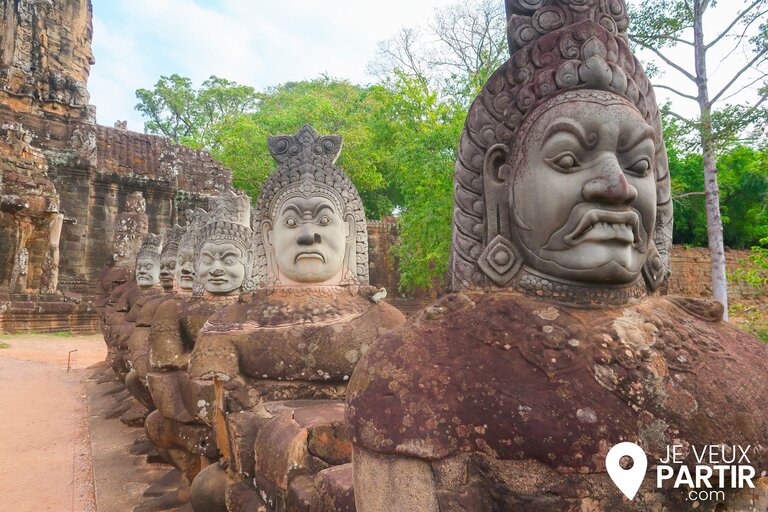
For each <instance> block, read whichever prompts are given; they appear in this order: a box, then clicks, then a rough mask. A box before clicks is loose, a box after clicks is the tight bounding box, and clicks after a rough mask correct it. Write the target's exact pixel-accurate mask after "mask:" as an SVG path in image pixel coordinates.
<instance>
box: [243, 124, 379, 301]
mask: <svg viewBox="0 0 768 512" xmlns="http://www.w3.org/2000/svg"><path fill="white" fill-rule="evenodd" d="M341 144H342V139H341V136H339V135H330V136H319V135H318V134H317V132H316V131H315V130H314V129H312V127H310V126H308V125H307V126H304V127H303V128H301V130H299V132H298V133H297V134H296V135H293V136H280V137H269V141H268V145H269V150H270V152H271V153H272V156H273V157H274V158H275V160H276V161H277V162H278V163H279V164H280V166H279V167H278V169H277V171H275V172H274V173H273V174H272V175H271V176H270V177H269V179H268V180H267V183H266V185H264V188H263V189H262V191H261V194H260V195H259V200H258V206H257V209H258V214H257V216H258V217H257V218H258V219H259V222H260V226H259V227H260V229H259V232H258V233H257V238H258V242H257V251H258V253H257V259H256V273H257V275H258V276H259V280H260V282H262V283H265V284H266V285H267V286H270V287H273V286H330V285H336V286H338V285H357V284H365V285H367V284H368V232H367V226H366V220H365V213H364V211H363V203H362V200H361V199H360V196H359V195H358V193H357V190H356V189H355V186H354V185H353V184H352V181H351V180H350V179H349V177H348V176H347V175H346V174H345V173H344V171H342V170H341V169H339V168H338V167H336V165H334V164H335V162H336V159H337V158H338V157H339V154H340V152H341Z"/></svg>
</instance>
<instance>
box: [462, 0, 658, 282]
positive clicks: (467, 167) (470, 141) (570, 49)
mask: <svg viewBox="0 0 768 512" xmlns="http://www.w3.org/2000/svg"><path fill="white" fill-rule="evenodd" d="M506 8H507V16H508V38H509V43H510V49H511V52H512V56H511V58H510V59H509V60H508V61H507V62H506V63H505V64H503V65H502V66H501V67H500V68H499V69H498V70H496V72H495V73H494V74H493V75H492V76H491V78H490V79H489V80H488V82H487V83H486V84H485V86H484V87H483V90H482V91H481V93H480V95H479V96H478V97H477V98H476V99H475V101H474V103H473V104H472V106H471V108H470V110H469V113H468V115H467V121H466V124H465V127H464V131H463V133H462V135H461V139H460V142H459V151H458V153H459V155H458V159H457V162H456V172H455V177H454V204H455V206H454V218H453V240H452V247H451V278H452V287H453V288H454V289H467V288H469V289H472V288H479V289H482V288H487V287H489V286H497V287H506V286H510V285H512V283H513V278H514V277H515V275H516V274H517V273H518V272H520V271H521V261H520V256H519V254H518V253H517V251H516V248H515V247H514V244H513V243H511V242H510V238H511V237H510V234H509V233H507V232H505V229H508V228H505V226H503V225H502V224H503V223H501V224H500V223H499V222H498V221H497V219H499V218H509V217H508V215H509V214H510V210H509V208H512V209H513V208H514V205H510V204H509V202H510V199H509V196H508V192H507V189H506V187H507V185H506V184H504V183H503V182H500V181H499V180H498V178H497V177H493V176H487V175H485V173H484V164H485V157H486V154H487V152H488V150H489V149H490V148H492V147H493V146H494V145H497V144H503V145H505V146H506V147H507V148H508V150H509V154H510V155H515V156H517V157H519V156H520V154H521V152H522V143H523V142H524V141H525V139H526V134H527V133H526V130H527V128H528V127H529V126H530V122H527V121H529V117H530V114H532V113H533V112H535V111H537V110H538V109H539V108H541V107H544V106H545V104H547V103H548V102H551V101H563V100H566V101H567V99H568V98H566V97H561V98H558V97H560V96H561V95H564V94H572V95H574V96H575V97H579V99H582V98H588V97H590V96H591V97H592V100H593V101H596V102H600V101H601V100H600V98H598V96H599V94H606V93H611V94H613V95H616V96H619V97H621V98H623V99H624V100H626V101H627V102H628V103H629V104H631V105H632V106H633V107H634V108H636V109H637V110H638V111H639V112H640V114H641V115H642V117H643V118H644V119H645V121H646V122H647V123H648V125H649V126H651V127H652V128H653V132H654V139H655V144H656V150H657V152H656V159H655V160H656V166H655V169H654V173H655V177H656V189H657V216H656V226H655V228H654V232H653V240H652V243H651V247H650V251H651V252H650V254H651V256H649V257H648V261H647V263H646V267H645V268H644V270H643V275H644V276H645V281H646V286H647V287H648V288H649V289H650V290H657V289H659V288H662V289H663V285H664V283H665V282H666V281H667V279H668V277H669V253H670V250H671V245H672V200H671V191H670V179H669V164H668V160H667V155H666V149H665V147H664V142H663V140H662V128H661V114H660V111H659V108H658V105H657V103H656V97H655V95H654V92H653V89H652V87H651V83H650V82H649V80H648V78H647V76H646V75H645V72H644V71H643V69H642V67H641V65H640V63H639V61H638V60H637V59H636V58H635V57H634V56H633V55H632V52H631V51H630V49H629V46H628V45H627V42H626V29H627V25H628V22H627V16H626V7H625V4H624V1H623V0H507V1H506ZM600 91H602V92H600ZM520 161H521V159H520V158H516V159H515V158H513V162H512V165H511V166H510V165H507V166H504V167H505V169H506V168H508V169H506V173H507V179H511V178H513V177H514V175H515V173H516V172H517V171H518V169H517V167H516V165H517V163H519V162H520ZM499 204H503V205H505V206H502V207H501V209H500V210H498V211H497V209H496V205H499ZM504 208H507V210H506V211H505V210H504ZM505 215H507V217H505Z"/></svg>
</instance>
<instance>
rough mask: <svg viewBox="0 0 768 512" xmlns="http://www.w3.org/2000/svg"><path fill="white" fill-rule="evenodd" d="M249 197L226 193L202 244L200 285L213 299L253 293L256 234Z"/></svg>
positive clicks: (198, 277)
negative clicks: (251, 223) (216, 296)
mask: <svg viewBox="0 0 768 512" xmlns="http://www.w3.org/2000/svg"><path fill="white" fill-rule="evenodd" d="M250 222H251V204H250V198H249V197H248V196H247V195H238V194H237V193H236V192H235V191H232V190H229V191H226V192H223V193H222V194H221V195H220V196H219V197H218V198H217V199H216V200H215V204H214V208H213V211H212V212H211V215H210V219H209V220H208V223H207V224H206V225H205V227H204V228H203V230H202V232H201V234H200V240H198V244H197V246H198V251H197V281H198V284H199V286H200V288H201V289H202V290H204V291H205V292H207V293H208V294H211V295H230V294H234V293H236V292H240V291H241V290H252V289H253V288H254V287H255V285H254V281H253V279H252V276H251V272H252V269H253V254H254V253H253V232H252V231H251V228H250Z"/></svg>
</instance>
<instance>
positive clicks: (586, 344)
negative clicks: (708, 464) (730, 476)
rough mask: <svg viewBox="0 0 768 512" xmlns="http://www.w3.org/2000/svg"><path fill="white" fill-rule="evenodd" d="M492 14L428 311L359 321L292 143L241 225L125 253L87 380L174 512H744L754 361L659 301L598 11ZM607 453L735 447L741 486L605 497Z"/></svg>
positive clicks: (761, 348) (363, 285)
mask: <svg viewBox="0 0 768 512" xmlns="http://www.w3.org/2000/svg"><path fill="white" fill-rule="evenodd" d="M506 7H507V14H508V20H509V24H508V27H509V40H510V48H511V53H512V57H511V59H510V60H509V61H508V62H507V63H506V64H504V65H503V66H502V67H501V68H499V69H498V70H497V71H496V72H495V73H494V74H493V76H492V77H491V78H490V79H489V80H488V82H487V83H486V85H485V86H484V88H483V90H482V91H481V93H480V95H479V96H478V98H477V99H476V100H475V102H474V103H473V104H472V106H471V108H470V111H469V114H468V117H467V122H466V125H465V128H464V131H463V133H462V136H461V140H460V142H459V151H458V161H457V164H456V174H455V186H454V200H455V207H454V217H453V240H452V254H451V275H450V277H451V280H452V293H450V294H448V295H447V296H445V297H444V298H443V299H441V300H440V301H438V302H436V303H434V304H433V305H431V306H429V307H428V308H426V309H425V310H423V311H421V312H420V313H418V314H416V315H415V316H414V317H413V318H412V319H410V320H409V321H408V322H407V323H404V322H405V319H404V317H403V316H402V315H401V314H400V313H399V312H398V311H396V310H395V309H394V308H392V307H390V306H388V305H387V304H386V303H383V302H378V300H379V298H378V297H380V296H377V295H375V294H374V293H373V292H374V290H373V289H372V288H371V287H370V286H368V279H367V276H368V274H367V264H368V260H367V241H366V224H365V217H364V215H363V209H362V203H361V201H360V198H359V196H358V194H357V192H356V190H355V188H354V186H353V185H352V183H351V182H350V181H349V179H348V177H347V176H346V175H345V174H344V173H343V172H342V171H341V170H340V169H338V168H337V167H336V166H335V165H334V162H335V160H336V158H337V157H338V154H339V151H340V148H341V139H340V138H339V137H334V136H330V137H320V136H318V135H317V134H316V133H315V132H314V131H313V130H312V129H311V128H309V127H304V128H303V129H302V130H301V131H299V133H298V134H297V135H295V136H290V137H288V136H286V137H275V138H270V140H269V148H270V151H271V152H272V154H273V156H274V157H275V159H276V160H277V162H278V163H279V169H278V170H277V171H276V172H275V173H274V174H273V175H272V176H271V177H270V178H269V180H268V181H267V183H266V185H265V186H264V188H263V190H262V192H261V194H260V196H259V198H258V203H257V206H256V208H255V209H254V210H253V211H252V210H251V208H250V205H249V202H248V199H247V198H245V197H243V196H238V195H237V194H235V193H229V194H226V195H223V196H221V197H219V198H218V199H217V201H216V203H215V204H214V205H213V206H212V207H211V208H210V209H209V211H208V212H204V211H201V210H198V211H195V212H191V213H190V214H189V215H188V217H189V219H188V223H187V227H186V228H185V229H184V228H179V227H174V228H173V229H171V230H169V232H168V234H167V236H166V240H165V245H164V246H163V247H161V245H160V242H159V239H158V238H156V237H153V236H150V237H147V239H146V240H145V243H144V245H143V246H142V248H141V250H140V251H139V255H138V258H137V262H136V282H135V284H134V283H131V284H124V285H122V286H120V287H117V288H115V289H114V290H113V291H112V292H111V295H110V298H109V299H108V300H106V301H105V305H104V312H105V314H104V322H103V325H104V334H105V339H106V340H107V343H108V345H109V347H110V362H111V364H112V367H113V368H114V369H115V371H116V372H117V373H118V374H119V375H121V376H123V377H124V379H125V382H126V385H127V387H128V388H129V389H130V390H131V392H132V393H133V395H134V396H135V397H136V398H137V399H138V400H140V401H141V402H142V403H143V404H144V405H145V406H146V407H147V408H148V409H153V412H151V414H149V416H148V417H147V418H146V422H145V426H146V430H147V434H148V437H149V438H150V439H151V440H152V442H153V444H154V446H155V447H156V449H157V450H158V452H159V453H161V454H162V456H163V457H164V458H165V459H166V460H168V461H169V462H171V463H172V464H173V465H174V466H176V467H177V468H179V469H180V470H181V471H182V473H183V474H184V475H185V476H186V478H187V480H188V481H189V482H191V484H192V504H193V506H194V507H195V510H198V511H202V510H210V511H215V510H230V511H240V510H242V511H245V510H290V511H305V510H311V511H324V510H329V511H330V510H355V508H356V509H357V510H360V511H361V512H369V511H375V512H379V511H389V510H397V511H401V510H402V511H429V512H435V511H509V510H525V511H536V512H539V511H540V512H545V511H587V510H588V511H606V512H607V511H611V512H614V511H627V512H629V511H663V510H667V511H687V510H698V511H702V510H703V511H727V510H733V511H736V510H739V511H747V510H750V511H756V512H757V511H765V510H768V480H767V479H766V478H764V477H765V471H766V470H768V429H767V428H766V425H768V357H766V356H768V348H767V347H766V346H765V345H763V344H761V343H760V342H759V341H758V340H756V339H754V338H752V337H751V336H748V335H746V334H744V333H742V332H740V331H738V330H737V329H735V328H733V327H731V326H729V325H727V324H725V323H724V322H723V321H722V306H720V305H719V304H718V303H715V302H710V301H706V300H698V299H684V298H674V297H665V293H666V288H667V281H668V278H669V274H670V265H669V249H670V246H671V227H672V201H671V195H670V176H669V169H668V163H667V160H666V150H665V147H664V142H663V140H662V132H661V122H660V113H659V108H658V105H657V104H656V100H655V96H654V93H653V90H652V88H651V86H650V83H649V81H648V79H647V77H646V75H645V74H644V72H643V70H642V67H641V66H640V64H639V62H638V61H637V60H636V59H635V57H634V56H633V55H632V53H631V52H630V49H629V46H628V45H627V37H626V30H627V26H628V21H627V16H626V7H625V5H624V2H623V1H621V0H535V1H533V0H507V2H506ZM174 251H175V257H174V255H173V254H174ZM161 284H162V289H161V287H160V285H161ZM347 383H349V386H347ZM345 398H346V405H345V403H344V399H345ZM621 442H632V443H635V444H637V445H639V446H640V447H641V448H642V449H643V450H644V451H645V453H646V454H647V457H648V458H649V467H651V468H653V467H654V466H655V465H656V464H658V461H661V460H662V459H663V457H664V455H665V453H667V452H668V450H670V448H672V447H674V449H675V450H677V449H678V448H679V451H680V453H681V457H682V458H683V459H684V460H685V461H686V462H687V463H691V464H695V462H696V461H695V457H696V454H697V453H700V452H701V450H702V449H703V448H704V447H707V446H723V445H727V446H730V447H732V448H731V449H732V450H735V449H736V448H737V447H739V448H740V449H741V450H746V451H748V453H749V457H748V460H747V463H748V464H750V465H751V467H752V468H753V470H754V474H753V478H752V479H751V480H750V484H749V485H744V486H741V487H739V486H730V487H729V486H727V485H722V484H721V488H722V489H721V490H722V491H723V492H722V494H721V495H718V496H717V499H715V500H713V501H706V500H699V499H696V500H693V499H691V498H690V494H689V492H688V491H690V489H688V488H686V487H685V486H674V487H673V486H672V482H668V484H667V485H657V481H656V478H655V474H654V477H651V476H649V477H648V478H646V479H645V481H644V483H643V484H642V486H641V487H640V491H639V493H638V494H637V495H636V496H633V497H632V498H628V497H625V496H624V495H622V492H620V491H619V489H618V488H617V487H615V486H614V485H613V484H612V483H611V481H610V479H609V477H608V475H607V472H606V471H607V469H606V457H607V454H608V451H609V450H610V449H611V448H612V447H613V446H615V445H618V444H619V443H621ZM635 462H639V461H634V459H633V460H632V463H633V464H634V463H635ZM741 464H745V463H744V461H743V460H742V461H741ZM627 466H628V465H627V463H626V461H625V463H624V466H622V468H623V469H626V467H627ZM737 470H738V468H734V469H732V470H731V471H733V472H736V471H737ZM651 473H653V472H651ZM761 477H763V478H761Z"/></svg>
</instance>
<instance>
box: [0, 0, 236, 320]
mask: <svg viewBox="0 0 768 512" xmlns="http://www.w3.org/2000/svg"><path fill="white" fill-rule="evenodd" d="M91 11H92V9H91V5H90V2H89V1H86V0H66V1H62V2H36V1H31V0H13V1H11V0H3V2H2V3H1V4H0V26H2V27H3V29H2V30H3V34H2V39H1V40H0V118H2V119H3V123H2V126H0V293H3V292H8V293H14V294H18V293H23V294H30V295H36V296H39V297H41V298H40V299H35V300H33V301H31V302H32V303H41V302H44V303H46V304H49V303H53V302H65V301H67V302H73V301H74V302H80V303H82V304H83V307H81V308H74V311H72V312H71V314H66V313H64V312H62V314H60V315H59V316H58V318H56V317H53V316H52V315H47V316H41V317H40V320H39V321H36V320H35V318H34V317H32V316H28V315H25V314H21V315H19V314H16V313H15V310H16V309H18V308H8V310H7V311H5V312H0V316H1V317H2V318H0V322H2V325H3V328H4V329H6V330H8V329H19V330H24V327H25V326H29V328H30V329H34V330H36V331H39V332H44V331H51V330H58V331H61V330H74V331H78V332H81V331H88V330H90V331H93V330H94V329H93V327H94V323H95V322H96V321H97V320H98V318H97V316H96V312H95V311H94V307H93V305H89V303H91V302H94V301H95V300H96V299H97V297H96V296H97V295H100V294H101V298H99V306H98V308H99V309H101V307H102V302H103V300H105V299H104V291H103V289H102V290H99V287H100V286H99V281H102V280H103V279H100V274H101V271H102V269H103V268H104V266H105V265H111V267H112V269H113V270H116V268H115V267H119V266H120V263H119V260H120V258H121V256H120V254H119V253H118V255H117V261H115V260H112V254H113V252H112V246H111V244H112V240H113V238H114V236H115V235H116V233H117V232H118V231H119V230H120V226H121V225H120V223H119V222H118V221H119V219H118V216H119V214H118V212H119V211H120V210H121V209H122V208H123V206H124V203H125V202H126V201H128V202H130V201H129V199H130V197H131V196H132V194H134V193H136V192H137V191H143V192H144V199H145V200H146V205H145V210H146V212H145V213H144V222H143V232H144V233H146V231H147V227H148V228H149V229H151V230H152V231H154V232H160V230H161V229H165V228H166V227H167V226H169V225H172V224H173V223H174V222H175V221H176V220H177V219H178V218H179V216H180V215H179V214H180V212H183V211H185V210H186V209H188V208H194V207H198V206H205V205H206V203H207V198H208V197H209V196H211V195H218V194H219V193H221V192H222V191H224V190H225V189H227V188H229V187H231V175H230V173H229V171H227V170H225V169H223V168H222V167H221V165H220V164H218V163H217V162H214V161H213V160H212V159H211V157H210V155H209V154H207V153H205V152H201V151H194V150H190V149H186V148H182V147H181V146H178V145H175V144H172V143H171V142H170V141H169V140H167V139H165V138H163V137H157V136H152V135H142V134H138V133H135V132H130V131H127V130H124V129H123V130H118V129H114V128H106V127H100V126H97V125H96V124H95V110H94V108H93V107H91V106H88V91H87V88H86V83H87V79H88V74H89V70H90V65H91V64H93V55H92V53H91V37H92V28H91V15H92V12H91ZM122 227H126V226H122ZM132 229H133V236H134V238H135V237H136V236H138V237H140V234H141V233H142V223H139V224H137V225H135V226H132ZM129 238H130V237H129ZM130 259H132V258H129V260H130ZM130 265H131V266H132V263H131V264H130ZM118 273H119V271H118ZM104 277H106V276H101V278H104ZM116 278H117V279H118V281H119V280H120V279H122V278H121V277H116ZM100 292H101V293H100ZM12 300H18V299H16V298H15V297H14V298H12ZM22 302H23V301H22Z"/></svg>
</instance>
